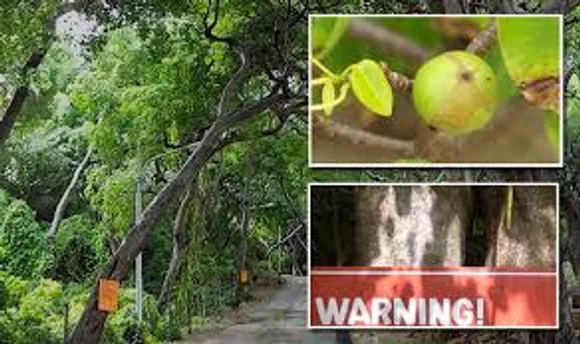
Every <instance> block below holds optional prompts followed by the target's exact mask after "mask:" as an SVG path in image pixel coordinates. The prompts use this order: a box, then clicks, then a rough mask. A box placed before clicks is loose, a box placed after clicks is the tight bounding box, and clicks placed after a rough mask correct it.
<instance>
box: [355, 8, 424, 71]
mask: <svg viewBox="0 0 580 344" xmlns="http://www.w3.org/2000/svg"><path fill="white" fill-rule="evenodd" d="M348 31H349V33H350V35H351V36H352V37H353V38H355V39H362V40H365V41H368V42H369V43H372V44H374V45H376V46H378V47H381V48H384V49H385V50H387V51H389V52H393V53H396V54H399V55H401V56H403V57H406V58H408V59H410V60H411V61H412V62H413V63H415V64H421V63H423V62H425V61H426V60H427V59H428V58H429V56H430V55H431V53H430V52H429V51H427V50H426V49H424V48H423V47H421V46H419V45H417V44H415V43H413V42H412V41H410V40H408V39H407V38H405V37H403V36H401V35H400V34H398V33H396V32H394V31H391V30H389V29H387V28H385V27H382V26H379V25H376V24H373V23H372V22H370V21H368V20H366V19H359V18H353V19H351V20H350V22H349V25H348Z"/></svg>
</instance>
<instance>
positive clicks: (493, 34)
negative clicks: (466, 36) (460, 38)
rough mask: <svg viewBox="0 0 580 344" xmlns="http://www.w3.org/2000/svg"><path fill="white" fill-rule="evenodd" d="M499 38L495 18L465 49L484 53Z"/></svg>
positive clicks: (475, 52)
mask: <svg viewBox="0 0 580 344" xmlns="http://www.w3.org/2000/svg"><path fill="white" fill-rule="evenodd" d="M496 40H497V21H495V20H493V21H492V22H491V24H489V26H488V27H487V28H486V29H485V30H483V31H481V32H480V33H479V34H478V35H477V36H476V37H475V38H474V39H473V40H472V41H471V42H470V43H469V45H468V46H467V48H466V49H465V50H467V51H469V52H471V53H474V54H478V55H481V54H484V53H485V52H487V51H488V50H489V48H491V46H492V45H493V44H494V43H495V42H496Z"/></svg>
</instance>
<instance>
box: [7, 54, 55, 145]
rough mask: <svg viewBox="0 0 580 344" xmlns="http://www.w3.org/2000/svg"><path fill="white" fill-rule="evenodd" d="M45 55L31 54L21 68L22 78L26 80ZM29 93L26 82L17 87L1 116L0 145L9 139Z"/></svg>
mask: <svg viewBox="0 0 580 344" xmlns="http://www.w3.org/2000/svg"><path fill="white" fill-rule="evenodd" d="M45 55H46V52H45V51H39V52H35V53H33V54H32V55H31V56H30V57H29V58H28V61H26V64H25V65H24V67H23V68H22V72H21V74H22V76H23V77H24V78H26V76H27V74H28V73H29V72H30V71H32V70H34V69H36V68H37V67H38V66H39V65H40V63H41V62H42V60H43V59H44V56H45ZM29 93H30V90H29V88H28V81H26V84H24V85H23V86H20V87H18V89H16V92H14V95H13V96H12V99H11V100H10V103H9V104H8V107H7V108H6V111H5V112H4V115H3V116H2V120H1V121H0V144H2V143H3V142H5V141H6V140H7V139H8V137H10V133H11V132H12V128H13V127H14V124H16V119H17V118H18V116H19V115H20V113H21V112H22V107H23V106H24V102H25V101H26V98H28V95H29Z"/></svg>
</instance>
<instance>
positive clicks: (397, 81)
mask: <svg viewBox="0 0 580 344" xmlns="http://www.w3.org/2000/svg"><path fill="white" fill-rule="evenodd" d="M381 68H382V69H383V72H385V76H386V77H387V80H389V84H391V87H392V88H394V89H396V90H398V91H402V92H408V91H410V90H411V87H412V86H413V80H411V79H409V78H408V77H407V76H406V75H405V74H402V73H397V72H394V71H392V70H391V69H390V68H389V65H388V64H387V63H386V62H381Z"/></svg>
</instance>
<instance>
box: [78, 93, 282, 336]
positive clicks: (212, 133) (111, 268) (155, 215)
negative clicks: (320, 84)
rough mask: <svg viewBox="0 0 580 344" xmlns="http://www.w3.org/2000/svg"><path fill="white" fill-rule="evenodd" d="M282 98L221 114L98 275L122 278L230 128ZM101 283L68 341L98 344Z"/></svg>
mask: <svg viewBox="0 0 580 344" xmlns="http://www.w3.org/2000/svg"><path fill="white" fill-rule="evenodd" d="M281 99H282V95H281V94H271V95H269V96H267V97H265V98H263V99H262V100H260V101H258V102H256V103H255V104H253V105H250V106H248V107H246V108H244V109H241V110H239V111H236V112H234V113H233V114H231V115H229V116H222V117H219V118H218V119H217V120H216V121H215V122H214V124H213V125H212V126H211V127H210V129H209V130H208V131H207V132H206V134H205V136H204V138H203V139H202V140H201V142H200V144H199V146H197V148H196V149H195V151H194V152H193V153H192V154H191V155H190V156H189V158H188V159H187V161H186V162H185V164H184V165H183V166H182V168H181V170H180V171H179V172H178V174H177V176H176V177H175V178H174V179H173V180H172V181H171V182H170V183H168V184H167V185H165V186H164V187H163V189H162V190H161V191H160V192H159V193H158V194H157V195H156V196H155V198H154V199H153V201H152V202H151V203H150V204H149V205H148V206H147V208H146V209H145V211H144V212H143V217H142V219H141V221H139V222H137V223H135V225H134V226H133V227H132V228H131V229H130V231H129V233H128V234H127V236H126V237H125V240H124V241H123V243H122V244H121V246H119V248H118V249H117V251H116V252H115V254H114V255H113V256H112V257H111V258H110V259H109V261H108V262H107V264H106V265H105V267H104V268H103V270H102V272H101V274H100V276H99V278H104V279H112V280H116V281H121V280H122V279H123V278H125V276H126V275H127V273H128V272H129V269H130V268H131V266H132V264H133V261H134V260H135V257H137V255H138V254H139V252H141V250H142V249H143V246H144V245H145V243H146V241H147V238H148V236H149V235H150V234H151V233H152V232H153V231H154V230H155V228H156V227H157V224H158V223H159V221H160V220H161V217H162V216H163V214H164V213H165V211H166V210H167V208H168V207H169V205H170V204H171V203H172V201H173V200H174V199H176V198H178V197H179V195H180V194H181V192H183V190H185V189H186V188H187V186H188V184H190V183H191V181H192V180H194V178H196V177H197V175H198V174H199V171H200V169H201V168H202V167H203V166H204V165H205V163H206V162H207V161H208V160H209V159H210V158H211V157H212V156H213V154H214V153H215V152H216V151H218V150H219V149H220V148H221V147H223V145H225V144H224V142H225V138H226V137H227V135H225V134H226V133H227V130H228V129H230V128H232V127H234V126H236V125H239V124H241V123H243V122H245V121H247V120H249V119H251V118H253V117H256V116H258V115H260V114H261V113H262V112H263V111H265V110H266V109H268V108H269V107H270V106H272V105H273V104H275V103H276V102H278V101H280V100H281ZM97 286H98V283H96V286H95V287H94V288H93V291H92V293H91V296H90V298H89V300H88V302H87V305H86V307H85V309H84V311H83V314H82V315H81V317H80V319H79V321H78V323H77V325H76V327H75V329H74V331H73V333H72V334H71V335H70V337H69V338H68V341H67V342H68V343H74V344H81V343H82V344H97V343H98V341H99V339H100V336H101V333H102V331H103V328H104V325H105V321H106V319H107V316H108V313H107V312H102V311H99V310H98V308H97V303H98V287H97Z"/></svg>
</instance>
